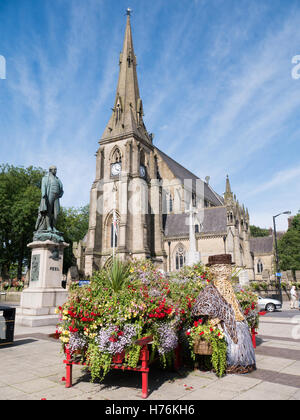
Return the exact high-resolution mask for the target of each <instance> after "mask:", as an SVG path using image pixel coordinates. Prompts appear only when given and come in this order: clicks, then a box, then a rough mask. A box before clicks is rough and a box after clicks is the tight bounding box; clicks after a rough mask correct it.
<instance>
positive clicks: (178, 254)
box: [175, 244, 185, 270]
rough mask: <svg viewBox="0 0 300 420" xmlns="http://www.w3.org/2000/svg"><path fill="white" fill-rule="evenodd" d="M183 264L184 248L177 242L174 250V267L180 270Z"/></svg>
mask: <svg viewBox="0 0 300 420" xmlns="http://www.w3.org/2000/svg"><path fill="white" fill-rule="evenodd" d="M184 265H185V248H184V246H183V245H182V244H179V245H178V246H177V248H176V250H175V268H176V270H180V268H182V267H183V266H184Z"/></svg>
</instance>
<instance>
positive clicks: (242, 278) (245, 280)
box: [239, 270, 249, 287]
mask: <svg viewBox="0 0 300 420" xmlns="http://www.w3.org/2000/svg"><path fill="white" fill-rule="evenodd" d="M239 283H240V286H242V287H245V286H249V274H248V271H247V270H241V272H240V274H239Z"/></svg>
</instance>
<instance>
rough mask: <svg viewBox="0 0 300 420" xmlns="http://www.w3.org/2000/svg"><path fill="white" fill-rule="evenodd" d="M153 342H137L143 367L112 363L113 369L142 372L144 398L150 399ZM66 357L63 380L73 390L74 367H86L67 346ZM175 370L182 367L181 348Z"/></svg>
mask: <svg viewBox="0 0 300 420" xmlns="http://www.w3.org/2000/svg"><path fill="white" fill-rule="evenodd" d="M152 340H153V337H152V336H148V337H144V338H141V339H140V340H137V341H136V344H138V345H139V346H141V347H142V348H141V352H140V361H141V365H140V366H138V367H136V368H131V367H129V366H125V365H123V364H122V363H112V364H111V368H112V369H121V370H132V371H135V372H141V374H142V398H147V397H148V394H149V392H148V373H149V349H148V344H150V343H151V342H152ZM65 355H66V359H65V360H64V361H63V362H64V363H65V365H66V377H64V378H62V380H64V381H66V385H65V386H66V388H71V386H72V367H73V365H86V363H83V362H76V361H75V360H74V359H73V358H72V356H71V353H70V351H69V346H65ZM174 367H175V369H179V367H180V348H179V346H178V347H177V349H176V350H175V363H174Z"/></svg>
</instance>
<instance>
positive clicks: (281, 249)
mask: <svg viewBox="0 0 300 420" xmlns="http://www.w3.org/2000/svg"><path fill="white" fill-rule="evenodd" d="M278 258H279V265H280V268H281V270H284V271H285V270H293V271H294V272H295V271H296V270H300V212H299V213H298V214H297V215H296V216H295V217H294V218H293V220H292V222H291V226H290V227H289V229H288V230H287V232H286V233H285V234H284V235H283V236H282V237H281V239H279V241H278Z"/></svg>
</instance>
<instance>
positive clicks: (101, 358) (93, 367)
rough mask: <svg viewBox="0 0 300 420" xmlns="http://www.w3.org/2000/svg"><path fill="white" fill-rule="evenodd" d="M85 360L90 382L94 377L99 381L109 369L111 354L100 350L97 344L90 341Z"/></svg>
mask: <svg viewBox="0 0 300 420" xmlns="http://www.w3.org/2000/svg"><path fill="white" fill-rule="evenodd" d="M86 360H87V365H88V367H89V370H90V372H91V378H92V382H94V381H95V380H96V379H100V381H102V380H103V379H104V377H105V376H106V374H107V373H108V372H109V371H110V367H111V362H112V355H111V354H110V353H107V352H105V353H103V352H101V351H100V350H99V346H97V344H95V343H93V342H90V344H89V347H88V350H87V354H86Z"/></svg>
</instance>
